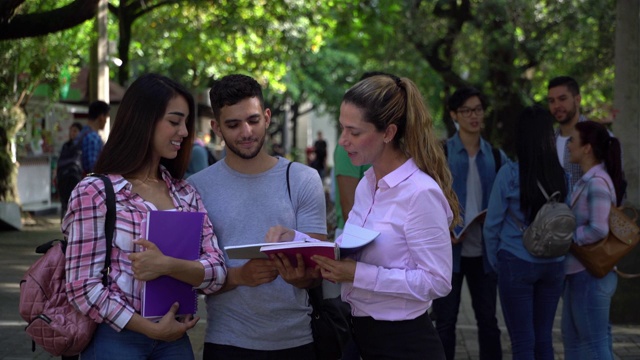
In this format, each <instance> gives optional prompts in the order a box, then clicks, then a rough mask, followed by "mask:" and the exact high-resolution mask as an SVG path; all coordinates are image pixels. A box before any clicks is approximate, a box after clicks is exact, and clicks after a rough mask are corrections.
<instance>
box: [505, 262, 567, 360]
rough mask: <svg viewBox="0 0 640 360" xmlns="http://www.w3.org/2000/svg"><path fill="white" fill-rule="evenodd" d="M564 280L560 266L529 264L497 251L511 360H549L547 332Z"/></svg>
mask: <svg viewBox="0 0 640 360" xmlns="http://www.w3.org/2000/svg"><path fill="white" fill-rule="evenodd" d="M563 281H564V263H563V262H562V261H559V262H552V263H532V262H528V261H525V260H522V259H520V258H518V257H516V256H515V255H513V254H511V253H510V252H508V251H504V250H500V251H499V252H498V289H499V290H500V302H501V304H502V313H503V315H504V320H505V322H506V324H507V329H508V330H509V336H510V337H511V349H512V353H513V360H534V359H535V360H546V359H549V360H553V358H554V357H553V342H552V336H551V331H552V329H553V319H554V317H555V314H556V309H557V308H558V302H559V301H560V295H561V294H562V286H563Z"/></svg>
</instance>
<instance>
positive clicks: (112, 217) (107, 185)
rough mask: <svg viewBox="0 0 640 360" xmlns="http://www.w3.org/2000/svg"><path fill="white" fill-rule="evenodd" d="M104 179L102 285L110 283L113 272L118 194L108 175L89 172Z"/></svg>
mask: <svg viewBox="0 0 640 360" xmlns="http://www.w3.org/2000/svg"><path fill="white" fill-rule="evenodd" d="M89 175H90V176H95V177H97V178H100V179H102V182H104V190H105V192H106V193H107V215H106V218H105V222H104V232H105V236H106V238H107V244H106V246H107V253H106V256H105V259H104V269H103V270H102V285H104V286H108V285H109V272H111V248H112V246H113V244H112V242H113V231H114V229H115V227H116V195H115V192H114V191H113V184H112V183H111V180H110V179H109V177H108V176H106V175H102V174H89Z"/></svg>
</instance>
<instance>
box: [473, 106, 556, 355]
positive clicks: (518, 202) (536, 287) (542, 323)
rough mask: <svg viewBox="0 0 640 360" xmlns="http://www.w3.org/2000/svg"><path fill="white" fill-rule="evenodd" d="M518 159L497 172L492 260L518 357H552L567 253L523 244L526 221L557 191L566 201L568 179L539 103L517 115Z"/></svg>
mask: <svg viewBox="0 0 640 360" xmlns="http://www.w3.org/2000/svg"><path fill="white" fill-rule="evenodd" d="M516 131H517V133H516V144H517V145H516V151H517V155H518V162H509V163H507V164H505V165H504V166H502V168H501V169H500V171H499V172H498V175H497V176H496V179H495V182H494V184H493V189H492V190H491V196H490V198H489V207H488V210H487V216H486V218H485V222H484V231H483V232H484V242H485V246H486V254H487V260H488V261H489V264H490V265H491V267H492V268H493V269H494V270H495V271H497V273H498V289H499V292H500V304H501V306H502V313H503V315H504V320H505V323H506V325H507V330H508V331H509V337H510V338H511V349H512V353H513V360H520V359H526V360H530V359H536V360H553V359H554V353H553V343H552V336H551V335H552V334H551V330H552V328H553V320H554V317H555V314H556V308H557V307H558V302H559V301H560V295H561V293H562V284H563V280H564V270H563V260H564V256H560V257H556V258H540V257H534V256H533V255H531V254H529V252H528V251H527V249H525V247H524V245H523V243H522V237H523V232H522V226H521V225H522V224H527V225H528V224H530V223H531V222H532V221H533V219H534V218H535V216H536V214H537V213H538V210H540V208H541V207H542V205H543V204H544V203H546V201H547V199H546V198H545V196H544V194H543V193H542V191H541V190H540V189H539V187H538V181H539V182H540V184H541V185H542V187H543V188H544V189H545V191H546V192H547V194H553V193H555V192H556V191H558V192H559V193H560V198H561V199H562V200H563V201H564V200H565V199H566V197H567V194H568V185H567V178H566V176H565V173H564V170H563V168H562V166H561V165H560V161H559V160H558V155H557V153H556V148H555V139H554V136H553V118H552V116H551V114H550V113H549V112H548V111H547V110H546V109H544V108H542V107H540V106H533V107H528V108H525V109H524V111H523V112H522V113H521V115H520V118H519V120H518V125H517V130H516Z"/></svg>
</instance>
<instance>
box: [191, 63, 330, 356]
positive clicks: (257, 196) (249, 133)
mask: <svg viewBox="0 0 640 360" xmlns="http://www.w3.org/2000/svg"><path fill="white" fill-rule="evenodd" d="M209 97H210V100H211V107H212V110H213V113H214V120H212V121H211V127H212V128H213V130H214V131H215V133H216V136H219V137H220V138H221V139H222V140H224V143H225V145H226V148H227V152H226V154H227V155H226V156H225V157H224V158H223V159H221V160H220V161H218V162H217V163H215V164H214V165H213V166H210V167H208V168H206V169H204V170H202V171H200V172H198V173H196V174H194V175H193V176H191V177H189V179H188V181H189V182H190V183H191V184H193V186H194V187H195V188H196V189H197V190H198V192H200V194H202V198H203V200H204V203H205V207H206V208H207V211H208V214H209V218H210V219H211V222H212V223H213V226H214V227H215V229H216V234H217V235H218V236H219V239H220V245H221V246H222V247H225V246H229V245H245V244H255V243H260V242H276V241H281V239H280V237H281V234H282V232H283V229H285V228H286V229H295V230H296V231H297V234H298V235H299V237H298V238H299V239H302V238H304V237H312V238H315V239H318V240H326V237H327V235H326V234H327V223H326V210H325V209H326V207H325V197H324V190H323V187H322V183H321V181H320V177H318V174H317V172H316V171H315V170H314V169H312V168H310V167H308V166H306V165H303V164H300V163H291V162H290V161H289V160H287V159H285V158H282V157H274V156H271V155H269V154H268V153H267V150H266V148H265V146H264V144H265V140H266V136H267V128H268V127H269V124H270V123H271V111H270V110H269V109H268V108H266V107H265V105H264V99H263V95H262V88H261V87H260V84H258V82H257V81H256V80H254V79H253V78H251V77H249V76H246V75H235V74H234V75H228V76H225V77H223V78H222V79H220V80H217V81H215V82H214V83H213V85H212V87H211V90H210V92H209ZM288 165H291V167H290V168H289V171H287V167H288ZM287 173H288V176H289V181H287ZM287 183H289V185H290V186H289V187H288V186H287ZM290 231H291V233H292V234H293V233H294V230H290ZM303 233H304V235H303ZM265 240H266V241H265ZM225 257H226V255H225ZM285 262H286V264H285ZM287 264H288V265H289V266H286V265H287ZM228 265H229V274H228V276H227V281H226V282H225V284H224V287H223V289H222V291H221V292H219V293H216V294H214V295H212V296H207V298H206V302H207V329H206V333H205V337H204V341H205V344H204V353H203V359H205V360H213V359H215V360H235V359H305V360H306V359H309V360H313V359H315V349H314V345H313V336H312V333H311V325H310V324H311V318H310V316H309V314H310V313H311V307H310V305H309V302H308V296H307V292H306V288H308V287H310V286H312V285H315V284H317V283H319V281H318V279H319V277H320V274H319V271H309V272H307V271H305V267H304V262H303V261H300V263H299V264H298V265H299V266H298V267H297V268H293V267H291V265H290V263H289V262H288V260H286V257H285V256H284V255H282V258H280V257H276V258H270V259H251V260H240V259H228Z"/></svg>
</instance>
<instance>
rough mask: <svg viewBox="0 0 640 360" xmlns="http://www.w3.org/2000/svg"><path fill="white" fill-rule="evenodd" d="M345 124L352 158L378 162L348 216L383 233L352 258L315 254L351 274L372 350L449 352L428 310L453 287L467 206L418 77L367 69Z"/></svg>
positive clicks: (327, 271)
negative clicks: (456, 229)
mask: <svg viewBox="0 0 640 360" xmlns="http://www.w3.org/2000/svg"><path fill="white" fill-rule="evenodd" d="M340 126H341V128H342V134H341V135H340V140H339V143H340V145H342V146H343V147H344V148H345V150H346V151H347V153H348V154H349V158H350V159H351V161H352V163H353V164H354V165H356V166H361V165H364V164H371V165H372V167H371V168H370V169H369V170H367V171H366V172H365V176H364V178H363V179H362V180H361V181H360V183H359V184H358V187H357V189H356V194H355V202H354V205H353V208H352V209H351V212H350V213H349V219H348V220H347V223H348V224H354V225H357V226H361V227H364V228H367V229H371V230H375V231H379V232H380V235H379V236H378V237H377V238H376V240H375V241H374V242H373V243H371V244H369V245H367V246H366V247H364V248H362V249H361V250H359V251H357V252H356V253H355V254H354V255H353V256H349V257H348V258H343V259H341V260H338V261H336V260H332V259H329V258H326V257H322V256H313V257H312V259H313V260H314V261H316V262H317V263H318V264H319V266H320V269H321V274H322V277H323V278H324V279H327V280H329V281H334V282H339V283H341V285H342V289H341V292H342V300H343V301H346V302H348V303H349V304H350V305H351V309H352V310H351V313H352V316H353V319H352V330H353V336H354V341H355V343H356V345H357V346H358V350H359V352H360V355H361V356H362V358H363V359H365V360H366V359H374V358H375V359H380V358H386V359H390V358H398V357H402V358H403V359H438V360H439V359H444V358H445V356H444V350H443V348H442V343H441V342H440V339H439V337H438V334H437V332H436V331H435V329H434V327H433V325H432V323H431V320H430V319H429V315H428V314H427V310H428V308H429V307H430V306H431V303H432V301H433V300H434V299H436V298H440V297H443V296H446V295H447V294H448V293H449V291H450V290H451V245H450V244H451V243H450V241H451V240H450V238H449V226H450V224H451V223H452V221H457V220H458V217H459V210H458V209H459V208H458V203H457V200H456V196H455V193H454V192H453V190H452V189H451V185H450V184H451V180H452V179H451V173H450V172H449V169H448V168H447V164H446V159H445V156H444V152H443V150H442V147H441V145H440V142H439V141H438V140H437V139H436V137H435V133H434V129H433V122H432V119H431V116H430V114H429V112H428V110H427V107H426V105H425V103H424V100H423V98H422V95H421V94H420V92H419V90H418V88H417V87H416V85H415V84H414V83H413V82H412V81H411V80H409V79H408V78H399V77H397V76H394V75H375V76H371V77H367V78H365V79H363V80H361V81H360V82H358V83H357V84H356V85H354V86H353V87H352V88H351V89H349V90H348V91H347V92H346V94H345V95H344V97H343V101H342V105H341V107H340ZM425 219H427V220H425ZM341 241H342V237H340V238H338V239H337V240H336V242H337V243H338V244H339V243H341Z"/></svg>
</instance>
